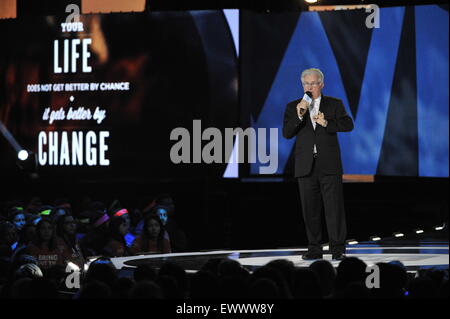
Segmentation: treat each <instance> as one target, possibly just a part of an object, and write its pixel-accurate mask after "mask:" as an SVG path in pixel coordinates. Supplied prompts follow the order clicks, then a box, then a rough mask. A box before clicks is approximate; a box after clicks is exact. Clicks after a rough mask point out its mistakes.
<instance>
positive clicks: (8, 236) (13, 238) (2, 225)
mask: <svg viewBox="0 0 450 319" xmlns="http://www.w3.org/2000/svg"><path fill="white" fill-rule="evenodd" d="M18 239H19V236H18V234H17V229H16V227H15V226H14V225H13V224H12V223H10V222H8V221H2V222H0V257H1V258H5V259H6V260H10V258H11V257H12V254H13V251H14V249H15V246H16V245H17V241H18Z"/></svg>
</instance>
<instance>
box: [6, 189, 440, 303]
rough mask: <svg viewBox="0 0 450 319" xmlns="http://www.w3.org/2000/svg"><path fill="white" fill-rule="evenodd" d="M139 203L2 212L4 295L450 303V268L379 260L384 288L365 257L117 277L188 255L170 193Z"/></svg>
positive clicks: (218, 265)
mask: <svg viewBox="0 0 450 319" xmlns="http://www.w3.org/2000/svg"><path fill="white" fill-rule="evenodd" d="M137 206H139V207H138V208H133V209H128V208H126V207H123V206H122V205H121V204H120V202H119V201H118V200H115V201H113V203H112V204H111V205H110V206H109V207H107V206H106V205H105V203H102V202H100V201H91V200H86V202H85V203H83V205H82V209H80V211H79V212H78V213H76V212H74V211H73V209H72V206H71V204H70V202H69V201H68V200H67V199H62V198H61V199H57V200H55V201H54V202H53V203H52V205H44V204H42V202H41V200H40V199H39V198H33V199H31V200H30V201H28V202H26V203H23V202H21V201H14V202H9V203H6V204H5V205H4V207H3V212H2V215H1V216H0V299H23V298H28V299H30V298H32V299H34V298H38V299H41V298H50V299H112V298H114V299H115V298H119V299H187V300H189V299H268V298H269V299H424V298H428V299H441V298H444V299H446V298H448V269H433V268H432V269H426V270H420V271H419V272H417V273H409V272H407V271H406V268H405V267H404V265H403V264H402V263H400V262H390V263H378V264H377V266H378V269H379V285H378V286H375V287H373V288H370V287H371V286H370V285H368V283H367V281H368V275H369V273H368V272H366V271H367V265H366V264H365V262H364V261H362V260H361V259H358V258H356V257H347V258H345V259H344V260H342V261H341V262H340V263H339V265H338V267H337V268H336V269H335V268H334V267H333V266H332V264H331V263H330V262H329V261H327V260H317V261H315V262H313V263H311V265H310V266H309V267H308V268H299V267H296V266H295V265H294V264H293V263H292V262H291V261H289V260H287V259H277V260H273V261H271V262H269V263H268V264H266V265H264V266H262V267H259V268H257V269H256V270H254V271H252V272H250V271H249V270H248V269H246V268H244V267H242V266H241V264H240V263H239V262H238V261H236V260H233V259H227V258H211V259H209V260H208V261H207V262H206V263H205V264H204V265H203V266H202V267H201V269H200V270H198V271H196V272H195V273H188V272H186V270H185V269H184V268H183V267H181V266H180V265H179V264H177V263H174V262H171V261H166V262H164V263H163V264H161V265H160V267H159V268H156V267H153V266H151V265H149V264H142V265H138V266H137V268H134V269H133V271H132V272H125V271H121V270H119V271H117V270H116V269H115V267H114V266H113V264H112V262H111V260H110V258H111V257H122V256H132V255H137V254H150V253H156V254H164V253H170V252H182V251H186V250H187V249H188V241H187V238H186V235H185V234H184V232H183V231H182V230H181V229H180V228H179V227H178V226H177V225H176V223H175V222H174V221H173V218H172V217H173V214H174V210H175V205H174V202H173V200H172V198H171V197H170V196H169V195H167V194H162V195H159V196H157V197H155V198H153V199H149V200H146V201H144V202H143V203H141V204H140V205H137ZM299 258H300V257H299ZM88 260H90V262H89V263H86V262H87V261H88ZM86 265H88V267H86ZM74 274H79V278H78V280H77V279H76V278H75V277H73V275H74ZM70 275H72V277H70ZM69 277H70V278H69ZM370 282H371V284H372V285H376V284H377V283H376V282H374V281H373V280H372V281H370ZM77 283H78V284H77Z"/></svg>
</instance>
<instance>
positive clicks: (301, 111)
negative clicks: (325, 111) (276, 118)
mask: <svg viewBox="0 0 450 319" xmlns="http://www.w3.org/2000/svg"><path fill="white" fill-rule="evenodd" d="M306 110H308V102H306V101H305V100H301V101H300V103H298V104H297V114H298V116H301V117H303V116H304V115H305V113H306Z"/></svg>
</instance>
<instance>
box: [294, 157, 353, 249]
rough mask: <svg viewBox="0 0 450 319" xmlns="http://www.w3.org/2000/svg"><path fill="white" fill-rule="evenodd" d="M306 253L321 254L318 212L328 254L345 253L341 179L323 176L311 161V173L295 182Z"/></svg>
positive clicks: (320, 229) (339, 177)
mask: <svg viewBox="0 0 450 319" xmlns="http://www.w3.org/2000/svg"><path fill="white" fill-rule="evenodd" d="M298 185H299V190H300V200H301V204H302V210H303V219H304V222H305V226H306V235H307V237H308V251H310V252H313V253H321V252H322V247H321V240H322V218H321V213H322V208H324V211H325V221H326V225H327V230H328V238H329V246H330V252H331V253H332V254H339V253H345V239H346V235H347V227H346V223H345V210H344V194H343V187H342V175H324V174H322V173H321V171H320V167H318V165H317V160H316V159H315V160H314V163H313V166H312V169H311V173H310V174H309V175H307V176H304V177H299V178H298Z"/></svg>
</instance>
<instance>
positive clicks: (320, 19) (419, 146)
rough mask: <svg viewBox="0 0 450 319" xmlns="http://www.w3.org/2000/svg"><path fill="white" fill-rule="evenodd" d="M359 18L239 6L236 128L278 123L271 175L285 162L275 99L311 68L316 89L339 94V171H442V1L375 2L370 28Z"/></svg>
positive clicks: (297, 89) (294, 89) (279, 103)
mask: <svg viewBox="0 0 450 319" xmlns="http://www.w3.org/2000/svg"><path fill="white" fill-rule="evenodd" d="M368 16H369V13H366V12H365V11H364V10H354V11H335V12H320V13H319V12H302V13H277V14H259V13H254V12H248V11H243V12H241V29H240V30H241V33H240V38H241V48H240V53H241V55H240V63H241V64H240V65H241V69H240V70H241V77H240V79H241V82H240V94H241V95H240V97H241V98H240V104H241V108H240V110H241V125H242V126H243V127H253V128H255V129H256V128H269V127H272V128H278V139H276V142H278V147H279V154H278V170H277V172H276V173H277V174H278V175H280V176H292V175H293V167H294V165H293V160H294V154H293V152H292V150H293V146H294V139H292V140H286V139H284V138H283V137H282V134H281V128H282V121H283V114H284V110H285V106H286V104H287V103H288V102H290V101H292V100H295V99H297V98H299V97H301V96H302V95H303V90H302V88H301V83H300V74H301V71H302V70H304V69H306V68H310V67H316V68H320V69H321V70H322V71H323V72H324V75H325V87H324V90H323V93H324V95H328V96H334V97H337V98H339V99H341V100H342V101H343V102H344V105H345V107H346V109H347V112H348V114H349V115H350V116H351V117H352V118H353V120H354V123H355V129H354V130H353V131H352V132H351V133H339V134H338V137H339V140H340V144H341V151H342V152H341V154H342V161H343V166H344V174H368V175H384V176H412V177H417V176H420V177H448V176H449V175H448V160H449V158H448V146H449V141H448V136H449V130H448V122H449V119H448V108H449V97H448V85H449V79H448V74H449V65H448V31H449V23H448V6H438V5H430V6H415V7H412V6H411V7H392V8H382V9H381V10H380V15H379V18H380V19H379V28H368V27H366V19H367V18H368ZM272 142H273V141H272ZM261 166H265V165H264V164H260V163H258V162H257V163H255V164H252V165H249V166H248V167H247V171H246V172H244V171H243V170H241V176H244V175H249V176H256V175H259V168H260V167H261Z"/></svg>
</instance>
